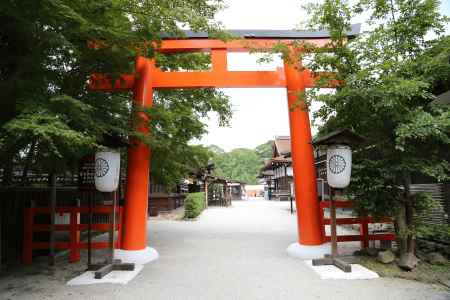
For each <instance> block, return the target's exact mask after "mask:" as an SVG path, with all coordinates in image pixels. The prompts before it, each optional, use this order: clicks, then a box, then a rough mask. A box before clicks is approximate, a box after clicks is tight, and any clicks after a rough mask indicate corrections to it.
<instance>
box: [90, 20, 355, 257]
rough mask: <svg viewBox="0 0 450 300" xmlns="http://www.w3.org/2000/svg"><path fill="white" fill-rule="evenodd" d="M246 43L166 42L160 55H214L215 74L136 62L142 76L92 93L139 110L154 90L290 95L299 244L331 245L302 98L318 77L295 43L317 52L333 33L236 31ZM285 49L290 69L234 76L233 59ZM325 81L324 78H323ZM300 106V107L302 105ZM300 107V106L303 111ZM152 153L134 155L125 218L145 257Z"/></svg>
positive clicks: (102, 81)
mask: <svg viewBox="0 0 450 300" xmlns="http://www.w3.org/2000/svg"><path fill="white" fill-rule="evenodd" d="M358 31H359V26H353V27H352V28H351V31H350V32H349V33H348V36H349V37H351V36H354V35H356V34H358ZM230 33H231V34H234V35H236V36H240V37H241V38H240V39H236V40H232V41H228V42H224V41H221V40H216V39H208V36H207V35H206V34H203V33H193V32H187V33H186V37H185V38H184V39H165V40H163V41H162V44H161V46H160V48H158V49H157V51H159V52H160V53H179V52H210V54H211V61H212V68H211V70H210V71H196V72H192V71H189V72H164V71H162V70H161V69H159V68H158V67H156V66H155V61H154V59H148V58H145V57H141V56H139V57H137V58H136V72H135V74H136V75H134V74H130V75H128V74H124V75H122V76H121V78H120V79H118V80H117V81H116V82H114V83H112V82H111V81H110V80H109V78H108V76H107V75H101V74H95V75H92V78H91V82H90V89H91V90H97V91H109V92H111V91H116V92H120V91H130V90H131V91H133V93H134V97H133V98H134V101H133V104H134V105H135V106H136V107H144V108H149V107H151V106H152V102H153V90H154V89H167V88H263V87H267V88H280V87H285V88H286V89H287V95H288V97H287V98H288V99H287V102H288V106H289V108H290V109H289V125H290V134H291V148H292V164H293V171H294V183H295V200H296V205H297V226H298V241H299V243H300V245H304V246H314V245H321V244H324V243H325V237H324V233H323V231H322V221H321V214H322V211H321V207H320V206H319V201H318V197H317V186H316V170H315V166H314V156H313V148H312V144H311V139H312V137H311V128H310V120H309V116H308V110H307V108H306V105H305V102H304V100H303V101H302V99H301V97H299V95H302V94H303V93H304V91H305V89H306V88H312V87H315V86H316V82H317V79H318V78H319V77H314V76H313V75H312V72H311V71H310V70H308V69H305V68H303V67H302V66H301V51H299V50H298V49H295V48H296V47H294V46H293V45H294V43H295V42H297V43H298V42H299V41H300V42H301V41H304V42H306V43H309V44H313V45H315V46H317V47H321V46H325V45H326V44H327V42H329V35H328V33H327V32H305V31H286V30H269V31H262V30H256V31H244V30H236V31H230ZM279 43H282V44H285V45H286V46H288V48H289V49H290V51H291V53H290V59H285V61H284V69H283V68H278V69H277V70H276V71H228V69H227V53H229V52H249V51H250V49H249V48H250V47H252V48H256V49H271V48H272V47H273V46H275V45H277V44H279ZM318 75H319V76H320V74H318ZM299 100H300V103H299V102H298V101H299ZM299 104H300V105H299ZM137 114H138V116H137V117H138V119H140V120H141V122H140V125H138V128H137V129H138V130H139V131H140V132H142V133H148V126H147V124H148V122H149V120H148V117H147V116H146V115H145V114H144V113H142V112H138V113H137ZM150 159H151V158H150V149H149V147H148V146H147V145H145V144H144V143H142V142H140V141H138V140H133V141H132V145H131V146H130V147H129V149H128V170H127V184H126V194H125V206H124V217H123V236H122V249H124V250H131V251H139V250H143V249H145V248H146V247H147V226H146V225H147V205H148V188H149V171H150V168H149V165H150Z"/></svg>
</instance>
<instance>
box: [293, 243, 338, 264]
mask: <svg viewBox="0 0 450 300" xmlns="http://www.w3.org/2000/svg"><path fill="white" fill-rule="evenodd" d="M330 245H331V244H330V243H325V244H322V245H317V246H306V245H300V244H299V243H292V244H290V245H289V247H288V248H287V249H286V251H287V253H288V255H289V256H292V257H295V258H300V259H303V260H306V259H315V258H323V257H324V255H325V254H330V253H331V246H330Z"/></svg>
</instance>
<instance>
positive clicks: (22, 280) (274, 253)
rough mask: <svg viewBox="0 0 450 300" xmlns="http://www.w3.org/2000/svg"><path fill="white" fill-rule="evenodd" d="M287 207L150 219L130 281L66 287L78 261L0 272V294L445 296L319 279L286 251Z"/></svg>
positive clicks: (255, 203) (395, 284)
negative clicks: (154, 256)
mask: <svg viewBox="0 0 450 300" xmlns="http://www.w3.org/2000/svg"><path fill="white" fill-rule="evenodd" d="M288 208H289V203H288V202H268V201H262V200H249V201H242V202H234V203H233V206H232V207H229V208H210V209H208V210H207V211H205V212H204V213H203V214H202V216H201V217H200V218H199V220H197V221H192V222H185V221H170V220H168V221H164V220H151V221H150V222H149V241H150V245H151V246H152V247H154V248H156V249H157V250H158V251H159V253H160V259H159V260H157V261H156V262H152V263H150V264H148V265H146V266H145V268H144V270H143V271H142V272H141V273H140V274H139V275H138V276H137V277H136V278H135V279H134V280H133V281H132V282H130V283H129V284H128V285H125V286H122V285H110V284H105V285H93V286H77V287H69V286H65V285H64V282H65V280H66V278H65V276H71V275H72V274H74V272H79V271H80V270H81V269H82V267H80V264H77V265H78V266H77V265H72V266H70V267H67V266H66V267H65V270H66V271H65V273H61V272H62V271H61V270H59V271H55V272H50V273H48V274H47V273H45V272H37V273H31V274H28V275H27V276H17V274H16V276H11V275H10V276H8V277H3V278H0V299H1V300H4V299H5V300H6V299H152V300H153V299H154V300H157V299H164V300H166V299H167V300H172V299H173V300H175V299H183V300H188V299H193V300H200V299H214V300H216V299H226V300H232V299H267V300H269V299H270V300H274V299H283V300H288V299H301V300H303V299H327V300H329V299H333V300H334V299H358V300H359V299H377V300H384V299H393V300H394V299H395V300H398V299H400V300H408V299H417V300H423V299H426V300H434V299H436V300H437V299H450V293H449V291H448V290H444V289H443V288H441V287H438V286H433V285H427V284H422V283H419V282H413V281H406V280H401V279H391V278H386V279H385V278H380V279H374V280H352V281H344V280H320V279H319V278H318V276H317V275H316V274H315V273H314V272H313V271H312V270H310V269H308V268H307V267H306V266H305V265H304V263H303V262H302V261H300V260H297V259H294V258H290V257H288V256H287V254H286V247H287V246H288V245H289V244H290V243H292V242H293V241H295V240H296V221H295V217H294V216H293V215H290V213H289V210H288ZM67 268H68V269H69V270H67ZM58 272H59V273H58Z"/></svg>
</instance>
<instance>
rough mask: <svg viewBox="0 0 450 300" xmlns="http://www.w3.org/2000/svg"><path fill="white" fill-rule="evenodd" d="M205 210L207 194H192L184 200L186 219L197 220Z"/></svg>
mask: <svg viewBox="0 0 450 300" xmlns="http://www.w3.org/2000/svg"><path fill="white" fill-rule="evenodd" d="M204 209H205V193H203V192H202V193H190V194H188V195H187V197H186V200H184V218H185V219H194V218H197V217H198V216H199V215H200V214H201V213H202V211H203V210H204Z"/></svg>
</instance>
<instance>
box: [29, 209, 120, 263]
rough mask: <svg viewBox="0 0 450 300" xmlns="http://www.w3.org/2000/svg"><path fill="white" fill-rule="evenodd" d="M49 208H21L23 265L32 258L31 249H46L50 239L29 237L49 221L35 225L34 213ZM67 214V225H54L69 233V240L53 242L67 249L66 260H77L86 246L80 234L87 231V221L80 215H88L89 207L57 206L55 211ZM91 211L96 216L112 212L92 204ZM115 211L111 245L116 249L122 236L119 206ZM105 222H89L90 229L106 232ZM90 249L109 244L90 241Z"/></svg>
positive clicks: (42, 212) (104, 246)
mask: <svg viewBox="0 0 450 300" xmlns="http://www.w3.org/2000/svg"><path fill="white" fill-rule="evenodd" d="M50 211H51V209H50V207H27V208H25V211H24V240H23V253H22V260H23V263H24V264H31V263H32V261H33V250H40V249H50V242H35V241H34V240H33V234H34V232H49V231H50V229H51V226H50V225H49V224H36V223H35V216H36V215H40V214H47V215H49V214H50ZM67 213H68V214H69V224H56V225H55V226H54V230H55V231H63V232H64V231H66V232H68V233H69V242H56V243H55V249H58V250H67V249H69V250H70V252H69V261H70V262H77V261H79V260H80V250H82V249H87V248H88V243H87V242H82V241H80V233H81V232H82V231H85V230H88V224H81V223H80V220H81V218H80V214H89V207H76V206H65V207H63V206H62V207H57V208H56V214H60V215H61V214H67ZM92 213H93V214H96V215H110V214H111V213H112V206H105V205H103V206H95V207H94V208H92ZM116 213H117V214H118V218H117V220H118V222H117V224H116V228H115V230H117V232H118V234H117V236H118V238H117V241H116V244H115V247H116V248H120V246H121V236H122V234H121V233H122V218H123V207H121V206H119V207H117V209H116ZM110 226H111V225H110V224H109V223H95V224H92V226H91V229H92V230H93V231H108V230H109V229H110ZM91 246H92V249H106V248H108V247H109V242H92V243H91Z"/></svg>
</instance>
